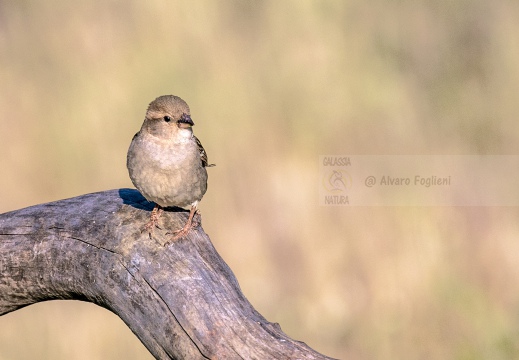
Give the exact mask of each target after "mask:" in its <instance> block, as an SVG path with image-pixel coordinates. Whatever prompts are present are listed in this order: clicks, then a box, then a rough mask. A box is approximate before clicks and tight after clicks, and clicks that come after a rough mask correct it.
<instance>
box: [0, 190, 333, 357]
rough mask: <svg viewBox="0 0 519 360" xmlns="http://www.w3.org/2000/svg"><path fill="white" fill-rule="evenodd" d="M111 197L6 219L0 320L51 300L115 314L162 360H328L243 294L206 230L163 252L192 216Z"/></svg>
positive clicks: (118, 194)
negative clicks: (155, 220)
mask: <svg viewBox="0 0 519 360" xmlns="http://www.w3.org/2000/svg"><path fill="white" fill-rule="evenodd" d="M152 208H153V204H152V203H149V202H147V201H146V200H145V199H144V198H143V197H142V196H141V195H140V193H139V192H138V191H136V190H130V189H121V190H111V191H105V192H99V193H94V194H87V195H83V196H79V197H75V198H72V199H66V200H61V201H56V202H52V203H47V204H42V205H36V206H32V207H29V208H25V209H21V210H16V211H12V212H8V213H5V214H1V215H0V315H3V314H6V313H8V312H11V311H14V310H17V309H19V308H22V307H24V306H27V305H30V304H34V303H37V302H40V301H46V300H52V299H75V300H83V301H89V302H92V303H95V304H97V305H99V306H102V307H104V308H107V309H108V310H110V311H112V312H114V313H115V314H116V315H118V316H119V317H120V318H121V319H122V320H123V321H124V322H125V323H126V324H127V325H128V326H129V327H130V329H131V330H132V331H133V332H134V333H135V335H137V337H138V338H139V339H140V340H141V341H142V342H143V344H144V345H145V346H146V347H147V348H148V350H149V351H150V352H151V353H152V354H153V355H154V356H155V357H156V358H157V359H330V358H329V357H326V356H324V355H321V354H319V353H317V352H315V351H314V350H312V349H310V348H309V347H308V346H307V345H306V344H304V343H302V342H298V341H295V340H293V339H291V338H289V337H288V336H287V335H286V334H284V333H283V332H282V331H281V329H280V327H279V325H277V324H273V323H270V322H268V321H267V320H265V318H263V316H261V315H260V314H259V313H258V312H257V311H256V310H255V309H254V308H253V307H252V305H251V304H250V303H249V302H248V300H247V299H246V298H245V297H244V296H243V294H242V292H241V290H240V287H239V285H238V282H237V280H236V278H235V276H234V274H233V273H232V271H231V269H230V268H229V267H228V266H227V264H226V263H225V262H224V261H223V260H222V258H221V257H220V256H219V254H218V253H217V252H216V250H215V248H214V247H213V245H212V243H211V240H210V239H209V237H208V236H207V234H205V232H204V231H203V229H202V228H201V227H198V228H196V229H194V230H192V231H190V233H189V235H188V237H187V238H184V239H181V240H179V241H177V242H175V243H173V244H171V245H169V246H167V247H163V246H161V245H160V243H161V242H162V243H163V242H165V240H166V232H167V231H172V230H176V229H179V228H181V227H182V225H183V223H184V222H185V221H186V219H187V212H185V211H183V210H180V209H169V211H165V212H164V213H163V215H162V216H161V218H160V220H159V226H160V228H161V229H156V231H155V233H154V238H153V239H150V238H149V237H148V234H147V233H142V232H141V229H142V226H143V225H144V224H145V223H146V222H147V221H148V219H149V216H150V211H151V209H152Z"/></svg>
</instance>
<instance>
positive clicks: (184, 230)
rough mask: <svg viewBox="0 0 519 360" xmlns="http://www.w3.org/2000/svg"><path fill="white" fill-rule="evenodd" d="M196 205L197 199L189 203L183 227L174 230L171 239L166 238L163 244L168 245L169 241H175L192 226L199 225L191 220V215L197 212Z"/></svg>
mask: <svg viewBox="0 0 519 360" xmlns="http://www.w3.org/2000/svg"><path fill="white" fill-rule="evenodd" d="M197 205H198V201H197V202H195V203H194V204H193V205H191V210H190V211H189V217H188V218H187V221H186V224H185V225H184V227H183V228H182V229H180V230H177V231H175V232H174V233H173V234H175V236H173V237H172V238H171V240H168V241H167V242H166V243H165V244H164V246H166V245H169V244H170V243H172V242H175V241H177V240H178V239H180V238H182V237H184V236H186V235H187V233H188V232H189V230H191V229H192V228H193V227H195V226H198V225H199V223H198V222H197V223H196V224H195V223H194V222H193V217H194V216H195V214H197V213H198V208H197Z"/></svg>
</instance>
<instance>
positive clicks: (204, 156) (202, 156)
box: [193, 135, 215, 167]
mask: <svg viewBox="0 0 519 360" xmlns="http://www.w3.org/2000/svg"><path fill="white" fill-rule="evenodd" d="M193 137H194V138H195V141H196V145H197V146H198V151H199V152H200V159H201V160H202V166H203V167H211V166H214V165H215V164H209V162H208V160H207V153H206V152H205V149H204V147H203V146H202V143H201V142H200V140H198V138H197V137H196V136H195V135H193Z"/></svg>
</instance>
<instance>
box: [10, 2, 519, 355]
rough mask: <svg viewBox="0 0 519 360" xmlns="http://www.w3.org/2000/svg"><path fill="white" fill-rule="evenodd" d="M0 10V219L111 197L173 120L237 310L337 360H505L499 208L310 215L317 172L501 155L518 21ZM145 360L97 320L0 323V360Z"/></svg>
mask: <svg viewBox="0 0 519 360" xmlns="http://www.w3.org/2000/svg"><path fill="white" fill-rule="evenodd" d="M86 3H87V2H83V3H79V2H70V1H49V2H43V1H41V2H28V1H16V2H15V1H0V135H1V141H0V169H1V176H0V212H5V211H9V210H14V209H18V208H22V207H25V206H29V205H33V204H38V203H42V202H47V201H53V200H58V199H62V198H67V197H73V196H76V195H80V194H84V193H90V192H95V191H99V190H107V189H113V188H119V187H131V183H130V181H129V178H128V175H127V171H126V167H125V156H126V150H127V147H128V145H129V143H130V140H131V138H132V136H133V134H134V133H135V132H136V131H137V130H138V128H139V127H140V125H141V122H142V119H143V116H144V112H145V109H146V106H147V105H148V103H149V102H150V101H151V100H153V99H154V98H155V97H156V96H158V95H162V94H176V95H179V96H181V97H182V98H184V99H185V100H186V101H187V102H188V103H189V104H190V106H191V110H192V116H193V119H194V121H195V122H196V126H195V128H194V130H195V133H196V135H197V136H198V137H199V138H200V139H201V141H202V143H203V144H204V146H205V148H206V150H207V152H208V154H209V160H210V161H211V162H215V163H216V164H217V166H216V167H215V168H211V169H210V170H209V171H210V178H209V191H208V193H207V194H206V196H205V197H204V199H203V201H202V203H201V211H202V214H203V225H204V229H205V230H206V232H207V233H208V234H209V235H210V236H211V238H212V240H213V242H214V244H215V246H216V248H217V249H218V251H219V252H220V253H221V255H222V256H223V258H224V259H225V260H226V261H227V262H228V264H229V265H230V266H231V268H232V269H233V270H234V271H235V273H236V276H237V277H238V280H239V281H240V284H241V287H242V289H243V291H244V293H245V295H246V296H247V297H248V298H249V300H250V301H251V302H252V303H253V305H254V306H255V307H256V308H257V309H258V311H260V312H261V313H262V314H263V315H264V316H265V317H266V318H267V319H268V320H270V321H273V322H279V323H280V324H281V326H282V328H283V329H284V330H285V331H286V332H287V333H288V334H289V335H291V336H292V337H294V338H296V339H298V340H302V341H305V342H306V343H308V344H309V345H310V346H312V347H314V348H315V349H316V350H318V351H320V352H323V353H325V354H327V355H330V356H334V357H337V358H343V359H346V358H347V359H425V358H429V359H514V358H518V357H519V338H518V336H519V284H518V282H519V239H518V237H517V235H518V233H519V225H518V215H519V211H518V209H517V208H511V207H509V208H497V207H478V208H467V207H416V208H411V207H353V208H348V207H322V206H319V205H318V192H319V181H320V179H319V176H318V173H319V168H318V158H319V155H326V154H335V155H341V154H517V153H518V150H519V147H518V145H517V140H518V138H519V137H518V135H519V126H518V121H517V117H518V114H519V111H518V110H519V105H518V104H519V101H518V100H519V3H518V2H516V1H506V0H496V1H490V0H473V1H468V0H460V1H447V0H439V1H433V2H431V1H397V2H387V1H370V2H362V1H356V2H349V1H264V2H260V1H228V2H219V3H218V4H217V2H209V1H185V2H182V3H180V2H166V1H164V2H162V1H128V2H116V1H92V2H88V4H86ZM123 358H124V359H150V358H151V356H150V355H149V353H148V352H147V351H146V349H145V348H144V347H143V346H142V345H141V344H140V342H139V341H138V339H137V338H136V337H135V336H134V335H133V334H132V333H131V332H130V331H129V330H128V329H127V328H126V327H125V325H124V324H123V323H122V322H121V321H120V320H119V319H118V318H117V317H116V316H114V315H113V314H111V313H109V312H108V311H106V310H104V309H101V308H98V307H96V306H94V305H92V304H87V303H80V302H70V301H69V302H49V303H43V304H38V305H34V306H30V307H28V308H25V309H22V310H19V311H16V312H14V313H11V314H8V315H5V316H3V317H0V359H9V360H11V359H16V360H18V359H123Z"/></svg>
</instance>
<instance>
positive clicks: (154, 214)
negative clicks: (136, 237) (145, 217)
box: [141, 205, 163, 239]
mask: <svg viewBox="0 0 519 360" xmlns="http://www.w3.org/2000/svg"><path fill="white" fill-rule="evenodd" d="M162 211H163V210H162V207H161V206H160V205H155V207H154V208H153V210H152V211H151V216H150V221H148V223H147V224H146V225H144V227H143V228H142V231H141V232H144V231H147V232H148V235H149V236H150V239H151V238H152V235H153V230H154V229H155V228H158V229H160V227H159V226H158V225H157V223H158V222H159V218H160V215H162Z"/></svg>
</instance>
